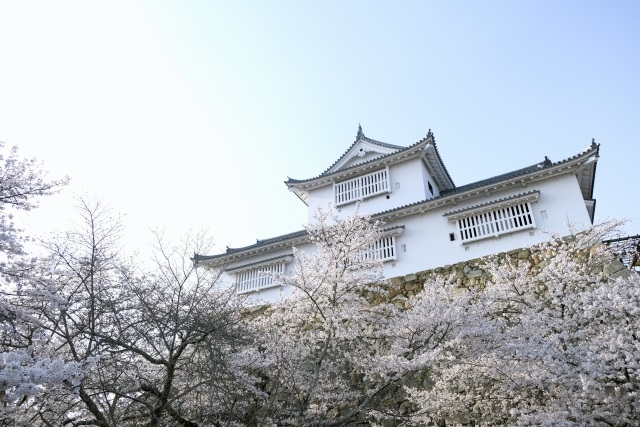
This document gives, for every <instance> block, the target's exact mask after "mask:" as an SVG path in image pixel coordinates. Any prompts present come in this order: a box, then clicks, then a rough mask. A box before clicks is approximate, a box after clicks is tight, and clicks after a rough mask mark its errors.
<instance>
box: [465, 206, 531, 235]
mask: <svg viewBox="0 0 640 427" xmlns="http://www.w3.org/2000/svg"><path fill="white" fill-rule="evenodd" d="M457 222H458V229H459V230H460V238H461V239H462V241H463V242H469V241H472V240H479V239H483V238H486V237H493V236H499V235H501V234H505V233H510V232H512V231H517V230H523V229H527V228H534V227H535V222H534V219H533V211H532V210H531V204H530V203H529V202H525V203H520V204H516V205H511V206H506V207H501V208H496V209H492V210H489V211H484V212H481V213H477V214H470V215H468V216H465V217H463V218H459V219H458V220H457Z"/></svg>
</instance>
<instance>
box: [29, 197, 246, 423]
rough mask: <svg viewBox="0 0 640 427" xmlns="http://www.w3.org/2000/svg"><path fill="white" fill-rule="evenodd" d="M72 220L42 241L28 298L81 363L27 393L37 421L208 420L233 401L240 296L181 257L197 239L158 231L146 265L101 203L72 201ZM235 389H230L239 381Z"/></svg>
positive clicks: (241, 337) (221, 415) (64, 350)
mask: <svg viewBox="0 0 640 427" xmlns="http://www.w3.org/2000/svg"><path fill="white" fill-rule="evenodd" d="M80 213H81V218H82V221H81V224H80V227H79V228H78V229H73V230H70V231H69V232H67V233H65V234H64V235H62V236H61V237H60V238H58V239H54V240H53V241H51V242H50V243H49V245H48V247H49V250H50V256H49V257H48V258H47V259H46V260H45V261H46V262H43V265H42V266H41V275H40V276H39V277H38V278H37V280H36V282H35V283H34V285H33V293H34V294H35V293H37V292H39V293H40V294H47V295H50V296H51V298H55V300H56V301H57V303H56V304H42V303H40V301H39V300H38V299H36V298H32V299H31V300H30V301H29V302H30V303H31V304H32V308H31V309H32V310H33V311H34V312H38V313H39V321H40V325H41V327H42V328H43V329H44V330H45V331H46V332H47V334H48V336H50V337H51V340H52V341H53V342H55V343H57V348H56V354H57V355H58V356H59V357H62V358H63V359H64V360H66V361H69V362H70V363H74V364H77V365H78V366H80V367H81V368H82V371H83V375H82V376H81V377H80V378H78V379H77V380H76V381H75V382H73V381H70V380H69V381H64V382H63V384H64V386H65V387H63V388H57V389H49V390H47V391H48V393H49V396H48V397H49V398H48V399H47V401H46V402H43V401H41V400H31V401H29V402H28V403H29V404H28V405H25V406H28V407H26V408H25V410H24V412H25V417H26V416H30V417H31V418H30V421H31V424H34V425H35V424H39V423H41V424H43V425H69V426H81V425H96V426H117V425H124V426H126V425H147V426H172V425H176V426H191V427H195V426H198V425H212V424H216V423H218V422H220V420H226V421H229V418H230V417H231V415H229V414H231V413H233V411H231V410H229V409H228V407H233V406H234V405H236V406H240V405H239V404H238V401H239V400H244V399H240V398H239V394H238V393H237V392H236V390H238V387H235V386H234V387H231V386H230V385H231V384H235V382H236V381H237V380H236V378H235V375H234V372H235V370H234V369H233V367H232V364H231V360H230V359H229V357H228V354H230V353H232V352H234V351H235V348H237V347H238V346H240V345H242V344H243V343H244V342H245V341H246V340H247V337H246V336H245V335H246V332H245V328H244V326H243V325H244V320H243V318H242V316H241V314H240V308H241V306H240V302H239V301H238V300H236V299H235V298H234V296H233V294H231V293H230V292H229V291H228V290H225V289H221V288H220V286H219V285H218V283H217V278H218V273H217V272H215V271H211V270H205V269H198V268H196V267H195V266H194V264H193V262H192V261H191V259H190V255H192V254H193V253H194V252H203V251H206V250H207V248H206V247H202V244H205V242H206V239H204V238H203V237H202V236H189V237H187V238H185V242H184V244H180V245H175V246H174V245H170V244H166V243H165V242H164V239H163V238H162V236H161V235H158V236H157V240H156V250H155V257H154V259H153V260H152V263H151V265H150V266H148V265H146V264H145V263H140V262H135V260H134V259H127V258H126V257H124V256H123V252H124V251H123V249H122V248H121V246H120V243H119V233H120V225H119V222H118V221H117V219H114V218H113V217H112V216H111V214H110V212H109V210H108V209H106V208H105V207H104V206H103V205H102V204H100V203H94V202H85V201H82V200H81V201H80ZM240 390H241V389H240Z"/></svg>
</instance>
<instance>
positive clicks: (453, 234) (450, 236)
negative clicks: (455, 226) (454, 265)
mask: <svg viewBox="0 0 640 427" xmlns="http://www.w3.org/2000/svg"><path fill="white" fill-rule="evenodd" d="M449 240H450V241H452V242H453V241H454V240H456V234H455V233H449Z"/></svg>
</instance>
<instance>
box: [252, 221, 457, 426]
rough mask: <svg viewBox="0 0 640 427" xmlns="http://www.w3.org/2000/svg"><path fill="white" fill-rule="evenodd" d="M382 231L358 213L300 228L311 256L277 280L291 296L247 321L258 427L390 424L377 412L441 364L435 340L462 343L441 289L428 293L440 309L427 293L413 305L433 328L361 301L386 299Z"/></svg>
mask: <svg viewBox="0 0 640 427" xmlns="http://www.w3.org/2000/svg"><path fill="white" fill-rule="evenodd" d="M380 225H381V224H380V223H376V222H373V221H371V218H370V217H368V216H366V215H363V216H359V215H358V213H356V214H354V215H352V216H349V217H348V218H346V219H339V218H338V217H337V216H336V215H335V212H331V211H329V212H322V211H319V212H318V214H317V218H316V222H315V224H313V225H310V226H308V227H307V230H308V233H309V237H310V239H311V241H312V242H313V243H314V245H315V250H314V251H310V252H303V251H300V250H294V256H295V265H294V268H293V271H292V272H291V274H290V275H278V276H276V278H277V280H279V281H280V283H281V284H283V285H288V286H290V287H291V289H292V296H291V297H289V298H287V299H286V300H284V301H282V302H280V303H277V304H275V305H273V306H271V307H270V308H269V309H268V311H267V312H266V313H265V314H264V315H263V316H259V317H258V318H256V319H255V320H254V321H253V322H252V325H254V326H256V327H257V330H258V334H257V335H256V336H257V337H258V341H257V342H256V343H255V344H254V346H253V347H252V348H251V349H250V350H248V351H247V353H246V354H245V357H246V358H248V359H250V360H253V362H254V365H253V366H254V367H255V371H254V372H255V373H257V374H256V375H258V377H259V378H260V379H261V382H260V383H259V385H260V387H261V389H260V391H259V392H258V393H257V395H258V396H259V397H260V399H261V400H259V402H260V405H259V410H257V411H256V416H257V417H258V420H260V422H259V423H258V424H260V423H262V424H269V423H273V424H276V425H327V426H330V425H344V424H346V423H349V422H364V423H368V422H373V421H376V420H380V419H384V418H389V417H392V416H393V414H391V415H390V414H387V413H386V412H385V411H382V410H380V408H381V403H382V402H384V400H385V398H386V397H388V395H389V394H391V393H394V392H397V391H398V390H399V389H400V384H401V381H402V380H403V379H404V378H405V377H406V376H407V375H409V374H413V373H416V372H417V371H420V370H421V369H422V368H423V367H424V366H426V365H427V364H428V361H429V360H431V359H432V358H437V357H439V354H438V352H439V350H438V349H439V347H440V346H441V342H442V340H455V339H460V334H461V332H460V331H459V329H460V327H459V325H460V324H462V323H464V317H463V311H464V310H465V307H466V306H467V304H466V303H465V302H464V299H463V298H454V293H453V291H451V292H450V289H449V288H445V287H444V285H443V287H442V288H440V289H436V288H433V289H431V290H430V292H433V293H435V294H438V295H439V296H440V297H444V296H445V294H446V295H449V297H448V299H447V302H446V303H444V302H442V300H441V299H438V298H432V296H433V295H432V294H431V293H425V294H424V296H423V297H422V298H419V299H416V300H414V301H412V302H411V303H412V304H416V305H421V306H422V307H423V308H422V309H421V310H420V313H423V312H426V313H428V314H427V316H428V318H429V319H431V323H429V322H426V321H425V319H420V321H418V319H414V318H412V316H413V315H414V314H415V313H417V312H418V310H415V311H406V310H405V309H404V308H402V309H400V308H398V307H396V306H395V305H394V304H391V303H383V304H372V303H371V302H370V301H369V300H368V299H367V295H371V294H372V293H378V294H379V293H384V294H386V290H385V287H386V284H385V282H384V281H383V276H382V269H381V262H380V261H379V259H378V258H377V256H376V254H375V253H374V251H372V250H371V248H372V245H373V244H374V242H376V241H377V240H378V239H379V238H380V237H381V230H380ZM418 335H420V340H417V336H418Z"/></svg>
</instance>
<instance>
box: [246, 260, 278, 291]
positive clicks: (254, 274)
mask: <svg viewBox="0 0 640 427" xmlns="http://www.w3.org/2000/svg"><path fill="white" fill-rule="evenodd" d="M284 271H285V263H284V262H280V263H277V264H271V265H268V266H262V267H257V268H253V269H251V270H244V271H241V272H238V273H236V292H237V293H239V294H242V293H246V292H253V291H257V290H260V289H265V288H270V287H272V286H275V285H276V284H275V283H274V280H273V277H272V276H271V274H282V273H284Z"/></svg>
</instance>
